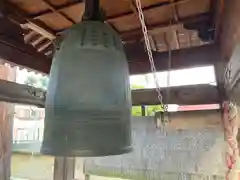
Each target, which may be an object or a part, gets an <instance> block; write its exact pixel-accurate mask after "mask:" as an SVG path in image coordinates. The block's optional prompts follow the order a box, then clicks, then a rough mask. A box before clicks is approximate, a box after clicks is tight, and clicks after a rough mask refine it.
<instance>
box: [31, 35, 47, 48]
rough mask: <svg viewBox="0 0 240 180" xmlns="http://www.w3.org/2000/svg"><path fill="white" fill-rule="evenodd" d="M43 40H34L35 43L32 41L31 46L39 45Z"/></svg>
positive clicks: (40, 38) (41, 38)
mask: <svg viewBox="0 0 240 180" xmlns="http://www.w3.org/2000/svg"><path fill="white" fill-rule="evenodd" d="M44 39H45V37H44V36H41V37H39V38H38V39H36V40H35V41H33V42H32V43H31V44H32V45H33V46H34V47H35V46H36V45H38V44H39V43H41V42H42V41H43V40H44Z"/></svg>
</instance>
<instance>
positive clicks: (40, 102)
mask: <svg viewBox="0 0 240 180" xmlns="http://www.w3.org/2000/svg"><path fill="white" fill-rule="evenodd" d="M45 93H46V92H45V91H44V90H42V89H38V88H34V87H31V86H28V85H23V84H17V83H15V82H10V81H5V80H0V101H4V102H9V103H19V104H28V105H35V106H38V107H44V106H45V97H44V96H45Z"/></svg>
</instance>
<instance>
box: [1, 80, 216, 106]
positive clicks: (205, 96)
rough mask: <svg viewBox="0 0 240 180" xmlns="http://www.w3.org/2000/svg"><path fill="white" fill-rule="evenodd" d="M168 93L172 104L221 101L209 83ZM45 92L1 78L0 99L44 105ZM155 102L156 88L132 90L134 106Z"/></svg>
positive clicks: (164, 91)
mask: <svg viewBox="0 0 240 180" xmlns="http://www.w3.org/2000/svg"><path fill="white" fill-rule="evenodd" d="M167 93H168V89H167V88H162V94H163V97H164V99H163V100H164V102H166V101H168V103H170V104H179V105H181V104H185V105H193V104H215V103H219V97H218V91H217V87H216V86H212V85H208V84H204V85H189V86H178V87H171V88H170V95H169V97H170V98H169V99H168V100H167V99H166V98H165V97H167ZM45 94H46V91H44V90H42V89H38V88H34V87H31V86H28V85H21V84H17V83H14V82H9V81H3V80H0V101H5V102H11V103H19V104H29V105H35V106H38V107H44V106H45ZM155 104H159V100H158V98H157V93H156V90H155V89H144V90H132V105H133V106H135V105H155Z"/></svg>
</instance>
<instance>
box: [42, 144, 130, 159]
mask: <svg viewBox="0 0 240 180" xmlns="http://www.w3.org/2000/svg"><path fill="white" fill-rule="evenodd" d="M132 150H133V148H132V146H127V147H124V148H113V149H96V150H68V151H55V150H53V149H51V148H45V147H44V148H43V147H42V148H41V151H40V152H41V154H44V155H51V156H60V157H100V156H114V155H121V154H126V153H130V152H131V151H132Z"/></svg>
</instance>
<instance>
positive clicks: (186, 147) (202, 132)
mask: <svg viewBox="0 0 240 180" xmlns="http://www.w3.org/2000/svg"><path fill="white" fill-rule="evenodd" d="M170 120H171V121H172V122H171V125H170V126H167V128H165V129H163V128H159V129H156V126H155V124H154V120H153V118H152V117H133V118H132V135H133V147H134V151H133V152H132V153H129V154H126V155H121V156H111V157H101V158H100V157H99V158H86V159H84V160H83V159H81V158H77V161H76V168H75V174H76V177H75V178H76V179H78V180H81V178H82V172H83V169H85V172H86V173H89V174H95V175H101V176H113V177H123V178H128V179H136V180H145V179H150V180H177V179H179V180H202V179H204V180H205V179H207V178H208V177H209V179H210V180H221V179H224V178H223V176H224V174H225V158H224V155H225V152H224V150H225V148H224V145H225V144H224V137H223V131H222V128H221V125H220V122H221V119H220V113H218V112H216V111H202V112H189V113H175V114H173V115H172V116H171V118H170ZM179 128H180V129H179ZM36 167H37V168H36ZM52 167H53V158H52V157H46V156H32V155H31V154H25V155H23V154H21V155H19V154H13V158H12V176H13V177H18V178H25V179H29V180H52V175H53V169H52Z"/></svg>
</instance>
